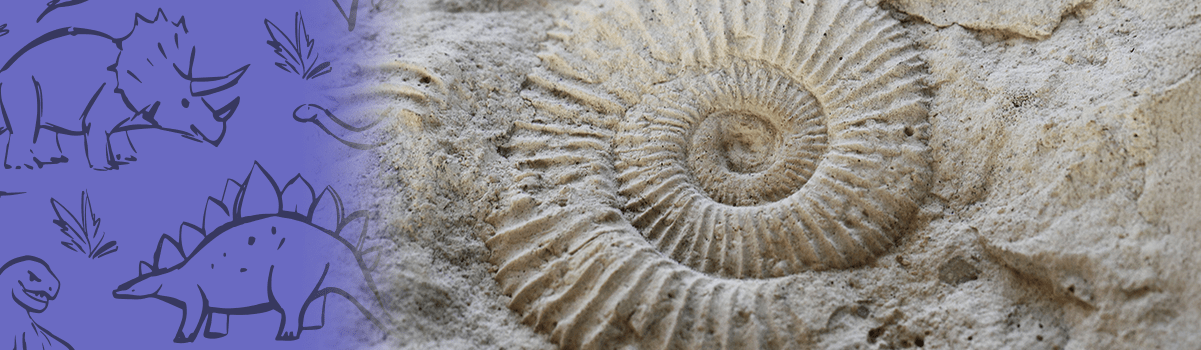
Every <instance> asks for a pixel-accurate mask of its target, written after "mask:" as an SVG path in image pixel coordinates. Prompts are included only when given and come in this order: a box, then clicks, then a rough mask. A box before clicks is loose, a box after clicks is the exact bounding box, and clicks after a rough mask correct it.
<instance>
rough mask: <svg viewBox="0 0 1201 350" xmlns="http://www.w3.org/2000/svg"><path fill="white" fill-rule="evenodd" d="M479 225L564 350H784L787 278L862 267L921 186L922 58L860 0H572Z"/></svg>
mask: <svg viewBox="0 0 1201 350" xmlns="http://www.w3.org/2000/svg"><path fill="white" fill-rule="evenodd" d="M556 23H557V27H556V28H555V29H552V31H551V32H550V33H549V37H550V38H551V40H549V41H548V42H547V43H545V47H544V48H545V50H544V51H543V52H542V53H541V54H540V57H541V58H542V62H543V67H542V68H540V69H539V70H538V71H535V72H534V73H532V74H530V75H529V79H528V82H527V83H528V84H530V85H531V86H532V88H531V89H529V90H527V91H525V92H523V97H525V98H526V99H527V100H529V101H530V102H531V103H532V104H533V105H534V107H536V109H537V113H536V114H535V115H534V116H533V117H531V118H528V119H525V120H521V121H517V122H516V125H515V127H514V128H513V129H512V132H511V134H510V139H509V140H508V141H507V143H506V144H505V146H504V147H503V148H502V151H503V152H502V154H504V155H506V156H507V157H508V158H509V159H510V160H511V161H512V162H513V164H514V166H515V168H516V169H515V173H514V175H513V184H512V185H511V186H510V188H508V189H507V190H506V192H505V193H504V196H503V201H504V204H503V207H502V209H501V210H499V211H497V212H496V213H494V214H493V215H492V216H491V217H489V222H490V223H492V224H493V225H494V226H495V227H496V232H495V233H494V234H491V235H489V236H487V237H486V243H487V245H488V247H489V248H490V249H491V250H492V257H491V258H492V262H493V263H495V264H496V265H498V267H499V268H498V270H497V273H496V278H497V281H498V282H499V283H500V286H501V288H502V289H503V291H504V292H505V293H507V294H509V295H511V296H512V301H511V302H510V304H509V306H510V307H511V308H513V309H514V310H516V311H517V312H519V313H520V314H521V315H522V316H523V317H524V318H523V321H524V322H526V323H528V324H531V325H532V326H534V328H536V329H537V330H539V331H542V332H545V333H549V334H550V336H551V340H552V341H554V342H556V343H558V344H559V345H560V346H562V347H563V348H596V347H603V348H624V347H626V346H633V347H637V348H654V349H662V348H698V347H705V348H709V347H717V348H796V347H804V342H805V339H806V338H807V335H806V334H805V333H806V332H804V331H803V330H804V329H806V328H805V326H804V325H802V324H800V320H799V319H798V318H797V317H796V315H795V314H793V313H792V311H790V308H789V307H788V306H787V305H786V303H785V301H784V299H786V297H787V296H788V295H791V294H794V293H796V292H792V291H788V290H783V289H784V288H785V287H787V286H788V284H787V281H788V280H789V279H788V278H785V277H787V276H789V275H793V274H796V273H799V272H804V271H814V270H825V269H845V268H852V267H856V266H861V265H863V264H865V263H867V262H869V261H871V260H872V259H874V258H875V257H877V256H879V255H882V254H884V253H886V252H887V251H888V250H889V248H890V247H892V246H893V245H894V244H895V242H896V241H897V240H898V239H899V238H900V234H901V233H902V232H903V231H904V230H905V226H906V223H907V222H908V221H909V219H910V218H911V217H913V215H914V213H915V211H916V209H917V207H918V202H919V200H920V199H921V197H923V196H924V195H925V194H926V191H927V183H928V181H929V166H928V160H927V153H928V152H927V147H926V143H925V136H924V135H925V132H926V128H927V124H926V119H927V110H926V108H925V97H924V95H923V92H922V90H923V87H924V85H923V79H924V76H925V73H924V70H923V68H922V67H921V66H922V62H921V61H920V59H919V58H918V54H917V52H916V50H915V49H914V48H913V45H912V42H910V41H908V40H906V38H905V37H904V32H903V31H902V29H901V28H900V27H899V23H897V22H896V21H895V20H893V19H892V18H890V17H889V16H888V15H887V14H886V13H885V12H883V11H882V10H880V9H877V8H875V7H871V6H869V5H866V4H864V3H863V1H862V0H833V1H808V2H805V3H801V2H796V1H767V2H760V1H752V2H743V1H727V2H723V1H709V0H696V1H688V0H679V1H671V0H655V1H642V0H629V1H617V2H606V1H586V2H585V3H583V4H581V5H579V6H578V7H576V8H574V9H573V10H571V11H570V12H569V15H568V16H567V18H565V19H562V20H559V21H557V22H556Z"/></svg>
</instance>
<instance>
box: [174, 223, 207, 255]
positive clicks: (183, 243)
mask: <svg viewBox="0 0 1201 350" xmlns="http://www.w3.org/2000/svg"><path fill="white" fill-rule="evenodd" d="M203 240H204V231H203V229H201V228H200V227H198V226H196V225H194V224H191V223H188V222H185V223H182V224H179V241H178V242H179V246H180V251H182V252H183V254H184V256H185V257H186V256H189V255H192V253H194V252H196V249H197V248H199V247H200V241H203Z"/></svg>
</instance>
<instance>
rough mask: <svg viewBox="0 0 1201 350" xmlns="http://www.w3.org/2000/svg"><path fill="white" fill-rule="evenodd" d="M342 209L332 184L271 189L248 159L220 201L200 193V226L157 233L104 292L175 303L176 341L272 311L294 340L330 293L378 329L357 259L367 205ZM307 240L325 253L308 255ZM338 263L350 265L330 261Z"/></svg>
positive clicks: (379, 317) (283, 336)
mask: <svg viewBox="0 0 1201 350" xmlns="http://www.w3.org/2000/svg"><path fill="white" fill-rule="evenodd" d="M343 210H344V209H343V204H342V200H341V197H340V196H339V195H338V193H337V192H336V191H334V190H333V188H331V187H326V188H325V190H323V191H322V192H321V194H320V195H316V196H314V191H313V187H312V186H311V185H309V183H308V181H306V180H305V179H304V178H303V177H301V176H300V175H297V176H295V177H293V178H292V179H291V180H290V181H288V182H287V184H285V185H284V186H283V189H282V190H281V189H280V186H279V184H278V183H277V182H276V181H275V179H273V178H272V177H271V176H270V174H268V173H267V172H266V171H265V170H263V168H262V166H261V165H259V163H258V162H255V163H254V167H253V168H252V169H251V172H250V174H249V175H248V176H247V177H246V178H245V179H244V180H243V181H242V182H240V183H239V182H238V181H235V180H233V179H230V180H228V181H227V182H226V188H225V192H224V193H223V194H222V196H221V199H217V198H213V197H209V198H208V202H206V207H205V211H204V221H203V222H202V223H201V225H195V224H191V223H187V222H185V223H183V224H182V225H181V226H180V228H179V235H178V236H175V237H172V236H171V235H163V236H162V237H161V238H160V239H159V245H158V249H157V251H156V252H155V253H154V262H153V263H148V262H145V261H143V262H141V263H140V264H139V266H138V273H139V274H140V275H139V276H138V277H137V278H134V279H131V280H129V281H128V282H125V283H123V284H121V285H120V286H119V287H117V289H116V290H114V291H113V297H115V298H118V299H145V298H156V299H159V300H162V301H165V302H167V303H169V304H171V305H174V306H175V307H178V308H180V309H183V318H182V322H180V326H179V330H178V332H177V333H176V334H175V339H174V340H175V342H180V343H186V342H192V341H195V340H196V337H197V335H198V334H200V330H201V328H202V326H204V325H205V324H206V323H207V324H208V325H207V326H205V327H203V328H204V330H205V332H204V335H205V337H208V338H219V337H221V336H224V335H225V334H227V333H228V331H229V329H228V325H229V319H228V318H229V315H248V314H258V313H263V312H268V311H272V310H274V311H277V312H279V313H280V316H281V317H280V325H279V331H278V332H277V333H276V336H275V339H277V340H295V339H298V338H299V337H300V333H301V331H302V330H308V329H317V328H320V327H321V326H322V325H323V322H324V306H325V297H326V295H328V294H330V293H333V294H338V295H341V296H343V297H345V298H346V299H347V300H349V301H350V302H351V303H353V304H354V305H355V306H357V307H358V308H359V310H360V311H362V312H363V314H364V315H366V316H367V318H368V319H370V320H371V321H372V322H374V323H375V324H376V326H378V327H380V329H383V330H386V329H388V328H386V327H387V326H386V325H387V324H390V322H389V321H387V320H389V318H388V317H387V313H385V312H383V311H382V310H383V308H382V306H381V305H380V301H379V299H378V296H377V295H376V293H377V292H376V291H377V289H376V287H375V283H374V281H373V280H372V278H371V275H370V274H369V273H368V271H370V270H371V267H369V266H368V264H367V263H366V262H365V261H364V255H367V254H369V253H372V252H374V251H375V250H376V249H375V248H368V249H365V248H364V247H363V244H364V242H365V237H366V229H367V217H368V214H369V212H367V211H362V210H360V211H355V212H352V213H349V214H346V213H344V211H343ZM313 247H321V248H322V249H325V248H328V249H330V250H332V252H333V253H332V254H328V255H316V254H314V248H313ZM346 262H350V264H357V265H355V266H339V265H340V264H345V263H346ZM338 271H357V273H356V275H355V276H341V275H340V274H341V272H338ZM335 277H336V278H335ZM319 299H320V301H319V302H318V300H319ZM318 310H319V311H318ZM314 313H319V314H318V315H314ZM308 325H312V326H308Z"/></svg>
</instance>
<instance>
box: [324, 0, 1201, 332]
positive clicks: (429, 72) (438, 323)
mask: <svg viewBox="0 0 1201 350" xmlns="http://www.w3.org/2000/svg"><path fill="white" fill-rule="evenodd" d="M812 1H818V0H807V1H806V2H812ZM1030 3H1031V4H1030V5H1028V6H1026V5H1014V3H1012V2H1010V3H1004V4H1002V3H1000V2H976V1H949V0H947V1H929V0H926V1H920V0H913V1H909V0H896V1H885V2H884V7H886V8H889V9H885V10H886V11H889V12H890V14H891V16H892V17H893V18H897V19H899V20H901V23H902V25H903V27H904V30H905V31H906V32H907V34H908V36H909V37H910V38H912V40H914V41H915V42H916V43H917V47H918V50H919V51H920V52H921V57H922V58H923V59H924V61H925V63H926V64H925V67H926V69H927V70H928V73H929V78H928V82H927V83H928V85H929V86H930V88H929V89H928V90H929V95H930V96H931V102H930V103H929V111H930V112H929V117H928V120H929V124H930V126H929V129H928V130H927V131H926V132H927V134H928V135H927V136H928V138H929V139H928V141H927V144H928V146H929V147H930V151H929V153H930V160H931V164H930V166H931V170H932V175H931V183H930V189H929V194H928V195H927V196H925V198H923V203H921V207H920V210H919V211H918V213H917V214H916V217H915V218H913V219H911V220H910V223H909V226H910V228H909V229H908V230H907V231H906V232H904V233H903V234H902V235H901V238H900V239H899V240H898V241H897V242H896V245H895V246H894V247H892V248H891V249H889V250H888V252H887V253H885V254H883V255H880V256H878V257H876V258H875V259H874V260H872V261H870V262H868V263H866V264H865V265H863V266H859V267H854V268H847V269H831V270H823V271H806V272H801V273H797V274H794V275H791V276H788V277H782V278H783V279H785V280H783V282H781V283H782V285H785V286H787V288H788V290H789V292H788V293H785V294H784V295H782V296H781V297H782V298H783V300H785V303H786V305H788V310H787V311H788V312H791V313H792V314H793V315H792V316H793V317H794V318H795V319H797V320H799V321H798V327H799V328H798V330H799V332H800V334H799V335H798V336H799V337H802V338H804V340H805V343H804V344H805V345H806V346H810V347H812V348H869V349H871V348H875V349H884V348H940V349H943V348H946V349H994V348H1015V349H1039V348H1042V349H1143V348H1192V347H1194V346H1195V344H1198V343H1201V270H1199V269H1197V268H1196V266H1198V264H1199V263H1201V255H1199V254H1197V252H1198V251H1201V181H1198V180H1197V178H1196V177H1197V175H1196V174H1198V173H1199V172H1201V137H1199V136H1201V77H1198V75H1199V71H1201V44H1199V43H1201V23H1199V21H1201V5H1199V4H1197V3H1195V2H1192V1H1158V2H1156V1H1137V0H1095V1H1091V2H1081V1H1066V0H1065V1H1049V2H1030ZM869 6H877V4H875V2H869ZM580 8H581V7H578V6H577V4H575V3H572V2H559V1H549V0H548V1H499V2H496V1H451V0H432V1H406V2H384V3H379V4H376V5H375V6H371V7H370V8H368V9H366V10H364V13H362V14H360V27H359V28H356V30H355V31H354V32H351V33H350V34H349V36H348V37H347V38H346V40H342V41H341V42H342V43H343V45H344V49H345V51H346V52H348V53H350V54H353V55H358V56H360V57H362V59H359V60H357V61H360V62H363V63H362V64H360V66H359V67H358V68H359V70H360V72H361V75H360V78H361V80H360V81H355V82H347V83H346V86H345V89H350V90H356V91H367V93H365V94H363V95H364V96H367V98H365V99H362V101H361V103H362V104H364V106H366V107H367V109H366V110H372V111H376V112H375V113H383V114H384V115H385V116H388V117H391V118H390V120H391V123H392V125H389V126H387V127H386V128H383V129H384V130H385V131H386V132H385V133H384V134H383V135H380V136H381V137H383V140H384V146H382V147H380V148H377V149H376V150H374V151H372V152H371V153H369V154H368V155H367V156H363V157H362V159H357V160H356V164H361V165H362V166H363V167H366V168H367V171H368V173H370V174H374V175H373V176H370V177H367V178H366V179H364V180H363V181H365V182H366V183H367V185H366V187H364V189H363V195H362V200H364V201H366V202H369V203H374V205H375V206H377V209H378V210H380V211H381V214H382V215H384V216H385V217H386V218H387V220H386V221H387V222H389V223H390V224H389V226H388V227H387V228H386V232H385V235H386V236H387V237H388V238H390V239H391V241H392V242H393V243H395V249H392V250H391V251H390V252H388V256H386V257H385V259H387V260H386V261H387V262H386V263H382V264H381V265H384V266H381V269H386V271H387V272H386V273H382V274H381V275H387V276H390V277H381V279H380V280H379V284H380V285H381V286H382V287H381V288H382V289H384V292H385V293H386V294H387V296H385V301H386V302H388V303H389V304H390V305H389V306H391V307H392V308H393V315H394V316H395V317H396V318H397V324H400V325H401V326H400V328H399V329H398V330H396V332H395V333H394V335H395V337H392V338H391V339H390V340H389V342H390V343H389V344H381V346H395V347H400V348H407V349H457V348H480V349H501V348H503V349H544V348H545V349H552V348H557V347H558V346H559V345H560V343H559V342H556V341H555V339H554V338H553V337H551V334H548V333H547V332H545V331H544V330H537V329H535V328H533V327H530V324H531V323H530V322H529V321H523V318H522V317H523V316H522V314H520V313H519V312H516V311H514V310H512V309H510V308H509V307H510V302H511V298H510V295H507V294H506V293H504V292H503V291H502V290H501V288H500V286H499V285H498V283H497V281H496V279H495V276H496V272H497V268H496V267H495V266H494V265H492V264H491V263H490V261H491V258H492V254H493V252H491V251H490V250H489V248H488V247H487V246H486V245H485V243H484V240H485V239H486V238H487V237H492V236H493V235H495V233H496V230H497V228H496V227H494V226H493V225H492V224H490V223H489V222H488V221H487V220H486V219H487V218H488V217H489V216H491V215H493V214H495V213H497V212H498V211H501V210H504V205H505V204H504V203H502V197H503V196H504V192H505V191H506V190H509V189H510V188H511V186H512V185H513V184H514V183H516V181H517V180H515V179H514V175H513V174H514V173H515V172H514V170H513V169H515V168H516V165H515V164H514V163H513V161H512V160H510V159H509V158H507V157H506V154H505V150H504V149H503V147H502V146H503V145H505V144H506V142H507V141H508V139H509V136H508V135H509V134H510V133H511V131H512V129H513V127H514V123H515V122H517V121H521V120H531V119H532V118H534V117H535V115H536V113H537V112H536V108H535V106H533V103H532V102H531V101H530V100H528V99H526V98H523V92H526V91H529V90H530V89H534V88H536V84H534V83H533V82H531V81H530V80H529V78H528V76H529V74H530V73H531V72H533V71H535V70H536V69H539V68H540V67H544V66H545V65H551V64H555V62H549V61H544V59H543V58H539V56H538V53H539V52H540V51H542V50H543V49H544V47H543V46H542V45H543V43H544V42H546V41H547V38H548V32H551V30H552V29H553V28H554V26H555V24H556V21H562V20H563V19H564V18H567V17H568V15H569V14H572V13H574V12H573V11H579V10H578V9H580ZM943 9H947V12H946V14H943V12H941V10H943ZM551 35H553V32H552V33H551ZM970 276H974V279H971V278H968V277H970ZM952 282H954V283H952ZM735 345H737V344H735Z"/></svg>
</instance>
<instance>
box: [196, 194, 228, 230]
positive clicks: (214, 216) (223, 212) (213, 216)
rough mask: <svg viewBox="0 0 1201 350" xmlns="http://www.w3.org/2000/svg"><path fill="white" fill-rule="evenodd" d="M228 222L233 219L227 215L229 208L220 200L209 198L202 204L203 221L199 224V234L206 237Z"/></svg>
mask: <svg viewBox="0 0 1201 350" xmlns="http://www.w3.org/2000/svg"><path fill="white" fill-rule="evenodd" d="M230 221H233V217H231V216H230V215H229V206H227V205H225V203H224V202H222V201H221V200H218V199H216V198H213V197H209V198H208V201H206V202H205V203H204V221H203V222H201V223H200V224H201V225H202V227H201V230H200V232H201V233H203V234H205V235H207V234H209V233H210V232H213V230H215V229H217V227H220V226H221V225H225V224H226V223H229V222H230Z"/></svg>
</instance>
